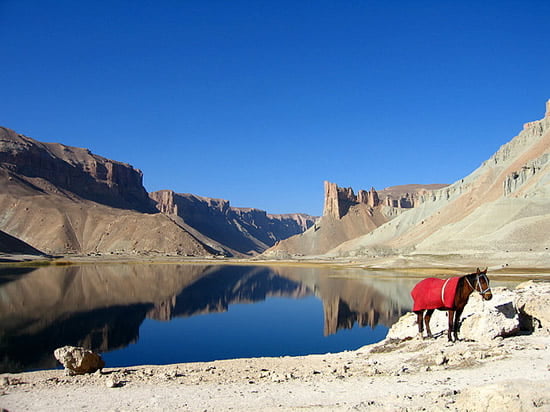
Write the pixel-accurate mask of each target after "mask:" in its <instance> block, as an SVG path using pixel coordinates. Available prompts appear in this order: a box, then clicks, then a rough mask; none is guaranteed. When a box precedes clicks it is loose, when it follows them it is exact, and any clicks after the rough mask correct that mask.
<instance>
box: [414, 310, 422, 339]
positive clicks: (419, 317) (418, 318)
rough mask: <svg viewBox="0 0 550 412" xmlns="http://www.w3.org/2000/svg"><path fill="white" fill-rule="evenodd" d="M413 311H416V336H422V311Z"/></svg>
mask: <svg viewBox="0 0 550 412" xmlns="http://www.w3.org/2000/svg"><path fill="white" fill-rule="evenodd" d="M414 313H416V323H417V324H418V336H420V338H422V333H423V332H424V316H423V315H424V311H423V310H417V311H416V312H414Z"/></svg>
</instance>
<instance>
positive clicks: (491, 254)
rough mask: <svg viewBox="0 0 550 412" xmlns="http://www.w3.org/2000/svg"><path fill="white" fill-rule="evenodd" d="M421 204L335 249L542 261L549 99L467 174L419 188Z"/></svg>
mask: <svg viewBox="0 0 550 412" xmlns="http://www.w3.org/2000/svg"><path fill="white" fill-rule="evenodd" d="M415 204H416V207H415V208H414V209H412V210H410V211H408V212H406V213H403V214H402V215H400V216H398V217H397V218H396V219H395V220H394V221H392V222H390V223H388V224H385V225H383V226H381V227H380V228H378V229H377V230H375V231H373V233H372V234H370V235H369V236H362V237H359V238H357V239H352V240H350V241H349V242H346V243H344V244H342V245H339V246H338V247H337V248H335V249H334V250H332V251H331V252H330V254H331V255H339V256H342V255H344V256H349V255H352V256H365V257H369V256H373V255H377V254H379V253H380V252H381V251H382V253H384V254H394V255H397V254H403V253H407V254H418V255H424V256H426V255H430V256H442V255H445V256H449V255H456V256H478V258H479V257H480V256H482V257H483V258H484V259H485V260H486V261H487V262H491V261H493V262H495V264H499V265H500V264H503V265H506V264H514V263H515V264H518V263H517V262H519V260H520V259H521V261H523V262H528V263H523V264H529V265H539V264H541V265H544V264H545V263H544V262H545V261H546V256H548V249H549V248H550V214H549V213H548V211H549V210H550V101H548V102H547V104H546V113H545V116H544V118H542V119H541V120H537V121H533V122H529V123H526V124H525V125H524V127H523V130H522V131H521V132H520V133H519V134H518V135H517V136H516V137H514V138H513V139H512V140H511V141H509V142H508V143H506V144H504V145H503V146H502V147H501V148H500V149H499V150H498V151H497V152H496V153H495V154H494V155H492V156H491V157H490V158H489V159H488V160H486V161H485V162H483V164H482V165H481V166H480V167H479V168H478V169H477V170H475V171H474V172H472V173H471V174H470V175H468V176H466V177H465V178H464V179H460V180H459V181H457V182H455V183H453V184H452V185H450V186H448V187H445V188H442V189H439V190H435V191H432V192H429V193H425V194H422V195H421V196H419V197H418V199H417V200H416V202H415Z"/></svg>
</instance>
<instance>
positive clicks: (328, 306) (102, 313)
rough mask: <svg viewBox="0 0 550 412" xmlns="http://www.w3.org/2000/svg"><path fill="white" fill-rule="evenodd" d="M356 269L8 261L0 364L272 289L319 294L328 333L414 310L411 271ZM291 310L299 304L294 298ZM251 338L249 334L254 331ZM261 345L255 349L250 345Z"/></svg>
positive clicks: (113, 343)
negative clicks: (19, 267)
mask: <svg viewBox="0 0 550 412" xmlns="http://www.w3.org/2000/svg"><path fill="white" fill-rule="evenodd" d="M360 273H361V276H358V273H357V271H353V270H339V271H337V272H335V271H334V270H332V269H322V268H295V267H277V268H267V267H257V266H256V267H255V266H200V265H177V264H163V265H161V264H151V265H147V264H132V265H122V264H119V265H83V266H70V267H44V268H39V269H36V270H32V271H23V272H20V273H16V272H15V271H11V272H9V271H6V270H4V271H3V272H2V273H0V354H1V359H0V372H15V371H20V370H29V369H45V368H53V367H56V361H55V359H54V358H53V356H52V352H53V350H54V349H55V348H57V347H59V346H63V345H75V346H84V347H87V348H90V349H93V350H95V351H99V352H109V351H114V350H116V349H120V348H126V347H127V346H128V345H129V344H131V343H135V342H137V341H138V339H139V335H140V327H141V326H142V324H143V322H144V320H145V319H152V320H160V321H168V320H172V319H175V318H190V317H195V316H196V315H199V314H212V313H220V312H225V311H227V310H228V308H229V307H230V306H231V305H236V304H243V303H254V302H262V301H264V300H266V299H269V298H274V297H284V298H294V299H301V300H302V301H304V302H306V301H308V299H303V298H306V297H312V298H314V299H315V300H320V301H321V302H322V307H323V310H322V312H323V313H322V315H321V316H322V317H323V322H324V326H323V335H324V336H329V335H332V334H335V333H336V332H337V331H339V330H343V329H349V328H352V327H353V326H354V325H360V326H370V327H375V326H376V325H385V326H390V325H391V324H392V323H393V322H395V321H396V320H397V319H398V317H399V316H400V315H401V314H402V313H404V312H406V311H408V310H410V307H411V301H410V296H409V291H410V289H411V287H412V285H413V284H414V283H415V281H414V280H404V279H397V278H392V277H389V276H388V275H384V276H377V275H376V274H373V273H369V274H365V273H364V272H360ZM286 304H287V306H288V303H286ZM273 310H280V307H279V309H276V308H275V309H273ZM293 310H295V311H300V310H302V309H300V306H299V305H297V306H296V309H293ZM304 310H305V309H304ZM242 322H244V323H246V322H247V321H246V319H243V320H242ZM255 327H258V326H257V325H256V326H255ZM265 327H266V328H269V327H270V325H265ZM258 333H261V332H258ZM285 333H286V332H285ZM288 333H291V332H290V331H289V332H288ZM247 340H248V341H252V344H254V338H252V339H251V338H247ZM296 340H299V339H296ZM298 343H299V342H298ZM367 343H369V342H364V344H367ZM221 344H223V342H221ZM343 349H351V348H346V347H344V348H343ZM258 353H260V354H261V353H262V352H261V350H260V351H259V352H257V351H256V352H254V355H257V354H258ZM269 354H272V353H271V352H270V353H269ZM281 354H284V353H281ZM227 356H229V357H231V356H232V355H231V354H228V355H227ZM238 356H246V354H245V355H242V354H238ZM250 356H252V355H250ZM153 361H154V360H153ZM172 361H173V362H177V361H185V359H177V358H176V359H175V360H172ZM134 363H141V361H140V359H136V360H134ZM109 366H117V365H109Z"/></svg>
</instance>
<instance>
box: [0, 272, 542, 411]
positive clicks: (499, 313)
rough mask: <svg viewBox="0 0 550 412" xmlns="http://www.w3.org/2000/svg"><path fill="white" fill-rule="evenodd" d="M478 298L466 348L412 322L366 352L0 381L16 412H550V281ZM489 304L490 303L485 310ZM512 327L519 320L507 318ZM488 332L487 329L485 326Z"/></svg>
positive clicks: (470, 313) (467, 323)
mask: <svg viewBox="0 0 550 412" xmlns="http://www.w3.org/2000/svg"><path fill="white" fill-rule="evenodd" d="M493 294H494V296H495V297H494V299H493V301H490V302H484V303H482V302H481V301H480V300H478V299H476V298H475V297H474V296H472V299H471V302H470V303H469V304H468V306H467V309H468V310H467V311H465V313H464V317H465V320H464V322H463V329H462V336H463V337H464V338H465V339H464V340H463V341H460V342H457V343H449V342H447V339H446V336H445V335H444V334H443V333H442V332H443V330H444V327H442V326H441V324H444V323H445V322H444V320H445V315H444V313H443V312H436V313H438V314H439V319H437V318H436V316H435V315H434V318H433V319H432V330H433V331H434V333H436V338H435V339H421V338H419V337H418V336H417V334H416V327H415V325H414V319H413V317H412V316H411V314H408V315H405V316H404V317H403V318H401V320H400V321H399V322H398V323H397V324H396V325H394V327H393V328H392V329H391V330H390V332H389V334H388V337H387V338H386V339H385V340H383V341H382V342H379V343H377V344H375V345H369V346H365V347H363V348H361V349H359V350H357V351H349V352H342V353H336V354H325V355H310V356H303V357H282V358H253V359H234V360H225V361H215V362H208V363H188V364H177V365H166V366H136V367H127V368H107V369H103V371H102V372H99V371H98V372H96V373H94V374H88V375H78V376H68V375H66V374H65V373H64V372H63V371H61V370H47V371H37V372H29V373H22V374H4V375H1V376H0V408H3V409H5V410H8V411H37V410H40V411H54V410H55V411H74V410H93V411H130V410H131V411H136V410H137V411H142V410H143V411H145V410H147V411H163V410H182V411H205V410H206V411H231V410H235V411H236V410H238V411H243V410H250V411H254V410H263V411H270V410H282V411H285V410H326V411H329V410H330V411H333V410H341V411H348V410H373V411H374V410H376V411H378V410H387V411H396V410H397V411H421V410H427V411H439V410H445V411H449V410H450V411H486V410H506V409H507V410H510V411H512V410H514V411H516V410H523V411H531V410H533V411H550V319H549V317H550V315H549V314H548V310H547V308H548V303H549V301H550V283H548V282H532V281H531V282H526V283H524V284H521V285H519V286H518V287H517V288H516V289H515V290H513V291H509V290H506V289H504V288H495V289H494V290H493ZM479 305H481V306H479ZM510 319H511V320H512V321H510ZM488 326H490V327H488Z"/></svg>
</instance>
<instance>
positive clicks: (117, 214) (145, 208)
mask: <svg viewBox="0 0 550 412" xmlns="http://www.w3.org/2000/svg"><path fill="white" fill-rule="evenodd" d="M167 193H173V192H170V191H167ZM186 196H187V201H186V203H185V206H184V207H180V211H181V212H180V213H173V212H174V211H173V210H169V208H168V205H167V204H163V203H162V202H160V201H161V200H162V199H163V198H162V196H155V195H153V197H154V198H155V199H156V200H153V199H151V198H150V197H149V194H148V193H147V191H146V190H145V188H144V187H143V184H142V173H141V171H140V170H138V169H135V168H133V167H132V166H130V165H128V164H125V163H121V162H117V161H113V160H109V159H106V158H104V157H101V156H98V155H95V154H93V153H91V152H90V151H89V150H87V149H82V148H76V147H70V146H66V145H62V144H59V143H42V142H39V141H37V140H34V139H32V138H29V137H26V136H23V135H20V134H17V133H16V132H14V131H13V130H10V129H7V128H3V127H2V128H0V230H1V231H3V232H5V234H6V235H7V236H10V237H12V238H15V239H18V240H20V241H22V242H26V243H27V244H28V245H31V246H32V247H34V248H37V249H39V250H41V251H43V252H45V253H49V254H67V253H76V254H113V253H114V254H134V253H137V254H177V255H191V256H207V255H212V254H214V255H220V254H223V255H228V256H244V255H246V254H256V253H259V252H261V251H263V250H265V249H266V248H267V247H269V246H270V245H272V244H273V243H274V242H276V241H277V240H280V239H282V238H284V237H286V236H290V235H293V234H296V233H299V232H300V231H302V230H305V228H306V227H307V225H308V224H309V225H310V224H312V222H313V219H312V218H310V217H308V216H305V215H287V216H284V215H281V216H272V215H267V214H266V213H265V212H264V211H260V210H257V209H239V208H231V207H230V206H229V202H228V201H217V200H215V199H208V198H199V197H194V196H193V195H177V196H176V195H174V196H173V197H174V198H176V199H177V202H179V203H180V204H181V203H182V200H181V199H184V198H186ZM180 198H181V199H180ZM157 204H158V205H159V209H160V210H161V211H162V212H163V213H159V210H158V209H157V208H156V207H155V206H156V205H157ZM164 212H165V213H164ZM202 231H204V233H203V232H202ZM224 242H227V245H226V244H225V243H224ZM11 244H13V241H11V243H10V245H11ZM3 245H5V246H3ZM10 248H11V246H10ZM8 249H9V248H8V247H7V241H6V242H4V243H0V252H10V250H8Z"/></svg>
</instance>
